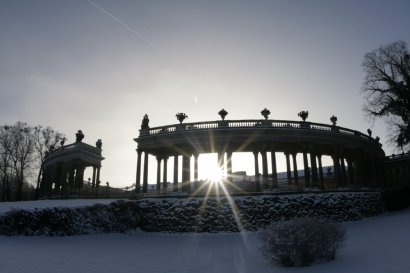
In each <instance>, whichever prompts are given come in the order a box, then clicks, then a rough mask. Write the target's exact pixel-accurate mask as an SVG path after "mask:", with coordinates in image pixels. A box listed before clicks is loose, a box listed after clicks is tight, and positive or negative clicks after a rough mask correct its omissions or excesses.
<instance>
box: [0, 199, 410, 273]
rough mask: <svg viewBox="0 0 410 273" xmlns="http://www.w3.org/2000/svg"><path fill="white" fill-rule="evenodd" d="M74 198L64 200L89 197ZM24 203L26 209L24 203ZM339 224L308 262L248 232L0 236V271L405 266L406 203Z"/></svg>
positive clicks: (318, 270) (310, 272) (200, 272)
mask: <svg viewBox="0 0 410 273" xmlns="http://www.w3.org/2000/svg"><path fill="white" fill-rule="evenodd" d="M66 201H71V200H66ZM76 201H77V200H73V202H67V203H65V204H64V205H67V206H78V205H85V204H86V203H87V202H85V203H83V202H82V201H81V202H79V201H77V202H76ZM85 201H88V202H90V203H92V200H85ZM111 201H112V200H111ZM43 202H44V201H41V202H38V203H33V204H35V205H36V206H37V207H38V206H46V204H42V205H40V203H43ZM60 202H61V201H58V206H61V205H62V203H60ZM94 202H95V200H94ZM98 202H105V201H101V200H98ZM24 203H26V202H24ZM46 203H48V205H51V204H52V206H55V203H52V202H46ZM16 206H18V207H20V205H17V204H16ZM24 206H26V207H29V205H27V203H26V204H25V205H24ZM2 207H3V206H2ZM14 207H15V206H14ZM344 225H345V226H346V229H347V234H348V239H347V242H346V246H345V247H344V248H343V249H342V251H341V252H340V253H339V255H338V256H337V257H336V260H334V261H331V262H327V263H321V264H316V265H313V266H311V267H307V268H284V267H281V266H278V265H272V264H269V263H268V262H266V261H265V260H264V259H263V257H262V256H261V254H260V252H259V251H258V248H259V244H260V242H259V241H258V239H257V233H254V232H245V233H213V234H210V233H200V234H195V233H180V234H175V233H173V234H169V233H146V232H143V231H140V230H137V231H133V232H129V233H125V234H98V235H85V236H73V237H35V236H33V237H24V236H17V237H6V236H0V272H1V273H26V272H29V273H48V272H49V273H55V272H59V273H68V272H87V273H105V272H107V273H122V272H124V273H125V272H127V273H129V272H139V273H148V272H149V273H157V272H158V273H164V272H167V273H173V272H175V273H177V272H178V273H183V272H190V273H191V272H195V273H205V272H206V273H212V272H223V273H230V272H241V273H246V272H262V273H263V272H275V273H284V272H298V273H299V272H303V273H322V272H323V273H325V272H326V273H332V272H340V273H342V272H343V273H344V272H371V273H387V272H394V273H408V272H410V259H409V258H410V229H409V227H410V209H407V210H403V211H400V212H395V213H385V214H383V215H380V216H377V217H373V218H367V219H364V220H361V221H356V222H347V223H345V224H344Z"/></svg>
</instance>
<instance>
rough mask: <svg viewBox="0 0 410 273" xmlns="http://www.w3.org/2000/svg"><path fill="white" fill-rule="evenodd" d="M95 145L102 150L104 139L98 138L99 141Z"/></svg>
mask: <svg viewBox="0 0 410 273" xmlns="http://www.w3.org/2000/svg"><path fill="white" fill-rule="evenodd" d="M95 147H97V148H98V149H100V150H101V147H102V141H101V139H98V140H97V142H96V143H95Z"/></svg>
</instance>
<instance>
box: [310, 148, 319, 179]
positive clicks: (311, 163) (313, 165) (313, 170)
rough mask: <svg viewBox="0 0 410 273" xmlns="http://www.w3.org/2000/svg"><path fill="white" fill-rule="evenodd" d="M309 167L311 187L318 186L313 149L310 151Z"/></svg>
mask: <svg viewBox="0 0 410 273" xmlns="http://www.w3.org/2000/svg"><path fill="white" fill-rule="evenodd" d="M310 165H311V169H312V186H313V187H317V186H318V179H317V165H316V156H315V152H314V147H312V148H311V150H310Z"/></svg>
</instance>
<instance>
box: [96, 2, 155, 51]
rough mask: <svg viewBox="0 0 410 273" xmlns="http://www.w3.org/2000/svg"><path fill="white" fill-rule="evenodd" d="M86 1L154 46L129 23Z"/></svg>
mask: <svg viewBox="0 0 410 273" xmlns="http://www.w3.org/2000/svg"><path fill="white" fill-rule="evenodd" d="M88 3H90V4H91V5H93V6H94V7H96V8H97V9H99V10H100V11H101V12H103V13H104V14H106V15H108V16H109V17H111V18H112V19H113V20H115V21H116V22H117V23H118V24H120V25H121V26H123V27H124V28H126V29H127V30H129V31H131V32H132V33H133V34H134V35H135V36H137V37H138V38H140V39H141V40H143V41H144V42H145V43H146V44H148V45H150V46H154V44H153V43H152V42H151V41H150V40H148V39H147V38H145V37H144V36H142V35H141V34H139V33H138V32H137V31H135V30H134V29H133V28H132V27H130V26H129V25H127V24H125V23H124V22H122V21H121V20H120V19H118V18H117V17H115V16H114V15H112V14H111V13H109V12H108V11H107V10H105V9H104V8H102V7H101V6H99V5H97V4H96V3H94V2H93V1H91V0H88Z"/></svg>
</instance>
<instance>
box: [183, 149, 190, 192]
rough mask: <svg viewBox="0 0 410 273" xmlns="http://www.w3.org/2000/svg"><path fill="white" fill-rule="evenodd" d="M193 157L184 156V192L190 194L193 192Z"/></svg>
mask: <svg viewBox="0 0 410 273" xmlns="http://www.w3.org/2000/svg"><path fill="white" fill-rule="evenodd" d="M190 183H191V156H190V155H186V154H184V155H183V156H182V191H184V192H186V193H189V192H190V190H191V185H190Z"/></svg>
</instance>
